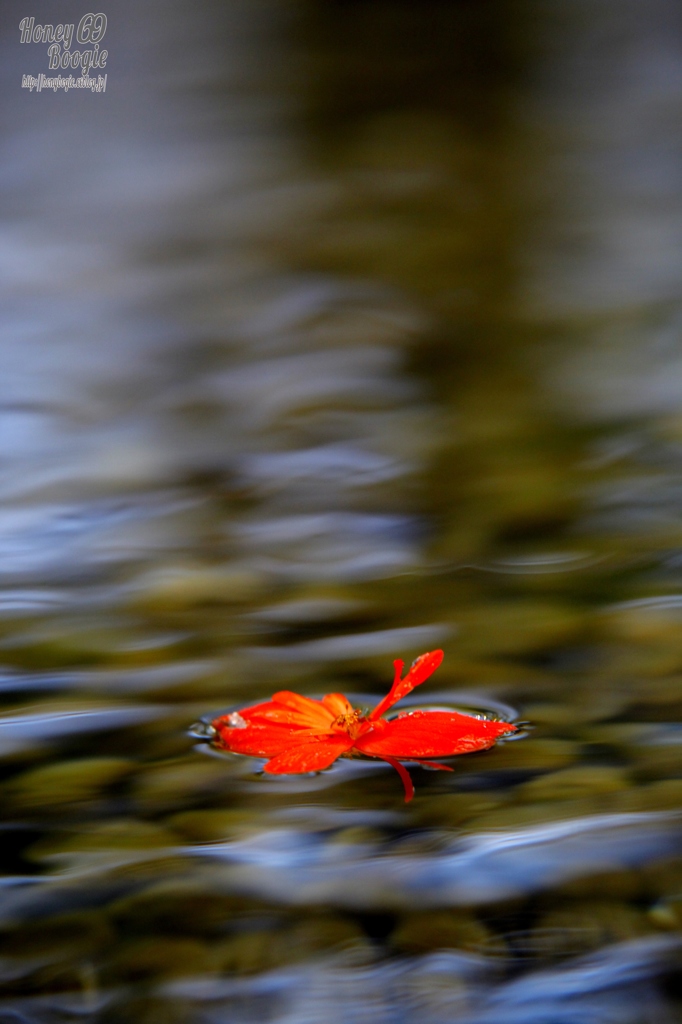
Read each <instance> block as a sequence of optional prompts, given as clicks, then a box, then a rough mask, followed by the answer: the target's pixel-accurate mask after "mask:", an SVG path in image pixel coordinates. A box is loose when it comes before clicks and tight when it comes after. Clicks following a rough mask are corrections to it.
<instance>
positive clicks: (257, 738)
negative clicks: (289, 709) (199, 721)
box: [213, 719, 319, 757]
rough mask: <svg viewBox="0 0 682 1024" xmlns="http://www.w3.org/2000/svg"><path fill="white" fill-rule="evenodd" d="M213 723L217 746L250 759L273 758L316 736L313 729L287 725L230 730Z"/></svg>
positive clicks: (256, 726)
mask: <svg viewBox="0 0 682 1024" xmlns="http://www.w3.org/2000/svg"><path fill="white" fill-rule="evenodd" d="M220 723H221V720H220V719H217V720H216V721H215V722H213V727H214V728H215V729H216V732H217V733H218V739H217V745H218V746H220V747H223V748H224V749H225V750H231V751H233V752H234V753H235V754H250V755H251V756H252V757H274V756H275V754H279V753H281V751H283V750H289V749H291V747H292V746H293V745H294V744H300V743H309V742H310V741H311V739H312V738H313V737H315V736H318V735H319V733H317V732H316V731H315V730H314V729H299V728H297V727H292V726H287V725H270V724H267V723H265V724H263V723H249V724H248V725H247V726H246V728H245V729H239V728H230V726H229V725H223V724H220Z"/></svg>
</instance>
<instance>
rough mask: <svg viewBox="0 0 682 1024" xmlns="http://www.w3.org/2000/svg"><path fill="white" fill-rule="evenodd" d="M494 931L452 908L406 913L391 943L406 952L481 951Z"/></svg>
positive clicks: (392, 934) (393, 933) (396, 928)
mask: <svg viewBox="0 0 682 1024" xmlns="http://www.w3.org/2000/svg"><path fill="white" fill-rule="evenodd" d="M490 939H491V933H490V932H489V931H488V929H487V928H486V927H485V925H483V924H481V922H480V921H478V920H477V919H476V918H475V917H474V916H473V915H472V914H467V913H463V912H458V911H449V910H445V911H442V910H434V911H416V912H414V913H410V914H404V915H403V916H402V917H401V919H400V920H399V922H398V924H397V925H396V927H395V929H394V930H393V931H392V932H391V938H390V942H391V945H392V946H393V947H394V948H395V949H398V950H400V951H401V952H404V953H429V952H432V951H433V950H436V949H450V948H453V949H466V950H468V951H470V952H478V953H481V952H482V951H483V950H484V949H485V947H486V945H487V944H488V942H489V941H490Z"/></svg>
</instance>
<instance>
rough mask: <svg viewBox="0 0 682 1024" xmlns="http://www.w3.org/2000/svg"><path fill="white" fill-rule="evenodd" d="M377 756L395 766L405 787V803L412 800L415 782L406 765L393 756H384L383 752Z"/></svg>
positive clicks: (392, 766)
mask: <svg viewBox="0 0 682 1024" xmlns="http://www.w3.org/2000/svg"><path fill="white" fill-rule="evenodd" d="M377 756H378V757H381V760H382V761H386V762H387V763H388V764H390V766H391V768H395V770H396V771H397V773H398V775H399V776H400V779H401V781H402V784H403V786H404V787H405V803H406V804H409V802H410V800H411V799H412V797H413V796H414V784H413V782H412V779H411V778H410V773H409V772H408V770H407V768H405V767H404V765H402V764H401V763H400V761H396V760H395V758H393V757H388V756H386V757H382V756H381V754H378V755H377Z"/></svg>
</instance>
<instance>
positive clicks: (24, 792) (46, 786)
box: [5, 757, 136, 811]
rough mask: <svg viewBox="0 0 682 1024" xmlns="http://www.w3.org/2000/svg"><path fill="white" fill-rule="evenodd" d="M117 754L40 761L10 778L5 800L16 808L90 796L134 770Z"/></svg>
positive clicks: (46, 806) (33, 807)
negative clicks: (49, 761)
mask: <svg viewBox="0 0 682 1024" xmlns="http://www.w3.org/2000/svg"><path fill="white" fill-rule="evenodd" d="M135 767H136V766H135V764H134V763H133V762H131V761H128V760H126V759H125V758H120V757H90V758H82V759H80V760H76V761H57V762H55V763H53V764H47V765H40V767H38V768H32V769H30V770H29V771H27V772H24V773H23V774H21V775H19V776H18V777H15V778H13V779H11V780H10V781H9V782H8V783H7V784H6V786H5V795H6V799H7V801H8V803H9V804H11V805H12V806H13V807H14V808H16V809H17V810H19V811H21V810H45V811H49V810H50V809H52V808H54V807H56V806H60V807H61V806H63V805H64V804H72V803H80V802H82V801H88V800H93V799H95V798H97V797H99V796H101V795H102V791H103V790H105V789H106V788H107V787H108V786H111V785H112V784H113V783H116V782H118V781H119V780H120V779H122V778H124V777H125V776H126V775H129V774H130V773H132V772H133V771H134V770H135Z"/></svg>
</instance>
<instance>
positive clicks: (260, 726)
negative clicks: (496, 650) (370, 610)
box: [211, 651, 516, 803]
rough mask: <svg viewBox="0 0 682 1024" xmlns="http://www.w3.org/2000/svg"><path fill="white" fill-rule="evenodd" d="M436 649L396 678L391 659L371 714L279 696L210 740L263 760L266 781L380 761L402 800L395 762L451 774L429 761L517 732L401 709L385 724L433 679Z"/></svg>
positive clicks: (219, 728)
mask: <svg viewBox="0 0 682 1024" xmlns="http://www.w3.org/2000/svg"><path fill="white" fill-rule="evenodd" d="M442 660H443V652H442V651H431V652H430V653H428V654H422V655H421V656H420V657H419V658H417V659H416V661H415V662H414V663H413V665H412V667H411V668H410V670H409V672H408V673H407V675H406V676H405V678H404V679H401V674H402V671H403V665H404V662H402V661H399V660H398V661H394V662H393V666H394V668H395V676H394V679H393V685H392V687H391V689H390V691H389V693H387V694H386V696H385V697H384V699H383V700H382V701H381V702H380V703H379V704H377V706H376V707H375V708H374V710H373V711H370V712H369V713H368V714H363V713H362V712H361V711H359V710H357V709H356V708H354V707H353V706H352V704H351V703H350V702H349V701H348V699H347V698H346V697H344V696H343V694H341V693H328V694H327V696H326V697H323V698H322V700H312V699H311V698H310V697H303V696H302V695H301V694H299V693H292V692H291V691H290V690H280V691H279V693H276V694H274V696H273V698H272V700H269V701H266V702H265V703H263V704H254V705H253V706H252V707H248V708H242V709H241V710H240V711H233V712H232V713H231V714H229V715H223V716H222V717H221V718H216V719H215V721H213V722H212V723H211V724H212V727H213V730H214V735H215V739H214V742H215V744H216V745H217V746H219V747H222V748H223V749H224V750H230V751H232V752H234V753H235V754H249V755H251V756H252V757H267V758H269V760H268V762H267V764H266V765H265V767H264V771H266V772H269V773H270V774H271V775H289V774H297V773H300V772H317V771H321V770H322V769H323V768H328V767H329V765H331V764H333V763H334V761H336V759H337V758H338V757H342V756H346V757H352V756H353V755H354V754H365V755H368V756H369V757H378V758H381V760H382V761H387V762H388V763H389V764H390V765H392V766H393V768H395V770H396V771H397V772H398V774H399V775H400V778H401V779H402V782H403V785H404V787H405V802H406V803H407V801H408V800H411V799H412V797H413V796H414V786H413V785H412V780H411V778H410V776H409V775H408V773H407V770H406V769H405V768H404V766H403V765H402V764H401V763H400V762H401V761H416V762H418V763H421V764H424V765H427V766H428V767H430V768H440V769H442V770H443V771H448V772H449V771H452V769H451V768H450V767H448V765H445V764H439V763H438V762H437V761H432V760H431V758H434V757H451V756H453V755H454V754H470V753H471V752H472V751H474V750H485V749H486V748H487V747H492V746H493V744H494V743H495V741H496V740H498V739H499V737H500V736H504V735H505V734H506V733H511V732H515V731H516V726H515V725H511V723H509V722H495V721H490V720H488V719H484V718H475V717H474V716H473V715H465V714H462V713H460V712H458V711H407V712H405V713H404V714H402V715H398V716H397V717H396V718H392V719H390V720H387V719H385V718H384V717H383V715H384V714H385V713H386V712H387V711H388V710H389V708H392V707H393V705H394V704H396V703H397V702H398V701H399V700H401V699H402V698H403V697H405V696H406V695H407V694H408V693H410V691H411V690H413V689H414V688H415V686H419V685H420V684H421V683H423V682H424V681H425V680H426V679H428V678H429V676H430V675H432V674H433V673H434V672H435V671H436V669H437V668H438V666H439V665H440V663H441V661H442Z"/></svg>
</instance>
